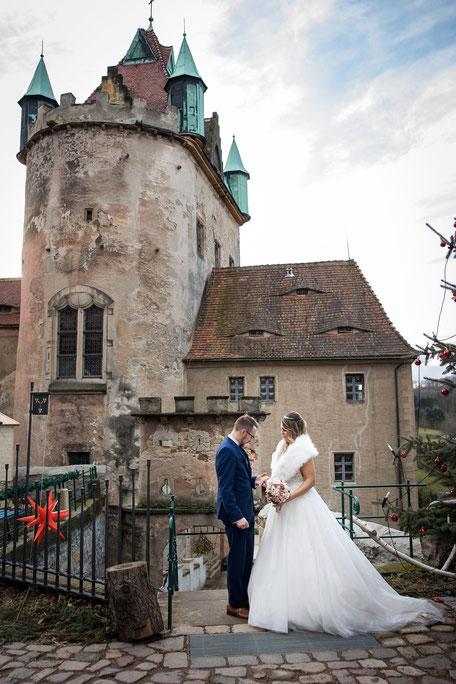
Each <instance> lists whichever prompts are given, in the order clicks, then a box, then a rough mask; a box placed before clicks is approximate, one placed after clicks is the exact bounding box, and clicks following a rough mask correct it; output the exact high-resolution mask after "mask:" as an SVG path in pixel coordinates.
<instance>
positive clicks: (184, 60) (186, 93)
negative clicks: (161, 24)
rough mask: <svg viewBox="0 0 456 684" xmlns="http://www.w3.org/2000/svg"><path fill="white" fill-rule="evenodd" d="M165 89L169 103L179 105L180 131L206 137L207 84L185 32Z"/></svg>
mask: <svg viewBox="0 0 456 684" xmlns="http://www.w3.org/2000/svg"><path fill="white" fill-rule="evenodd" d="M165 90H166V92H167V93H168V103H169V104H171V105H174V106H175V107H177V111H178V127H179V132H180V133H197V134H198V135H201V136H202V137H204V93H205V92H206V90H207V86H206V84H205V83H204V81H203V79H202V78H201V76H200V75H199V73H198V69H197V68H196V65H195V62H194V60H193V57H192V53H191V52H190V48H189V47H188V43H187V39H186V34H185V33H184V39H183V41H182V45H181V49H180V52H179V56H178V58H177V62H176V66H175V67H174V71H173V73H172V74H171V76H170V77H169V79H168V82H167V83H166V86H165Z"/></svg>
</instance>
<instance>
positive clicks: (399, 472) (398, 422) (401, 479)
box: [394, 361, 406, 504]
mask: <svg viewBox="0 0 456 684" xmlns="http://www.w3.org/2000/svg"><path fill="white" fill-rule="evenodd" d="M405 363H406V361H401V362H400V364H399V365H397V366H396V368H395V369H394V390H395V394H396V429H397V452H396V453H397V456H396V458H397V466H398V467H397V482H398V485H399V499H400V502H401V504H402V486H401V485H402V484H403V483H404V469H403V467H402V458H401V455H400V453H399V447H400V446H401V439H400V434H401V420H400V413H399V383H398V370H399V368H400V367H401V366H403V365H405Z"/></svg>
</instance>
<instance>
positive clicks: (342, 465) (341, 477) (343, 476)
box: [334, 454, 355, 482]
mask: <svg viewBox="0 0 456 684" xmlns="http://www.w3.org/2000/svg"><path fill="white" fill-rule="evenodd" d="M354 479H355V478H354V474H353V454H334V480H335V481H336V482H354Z"/></svg>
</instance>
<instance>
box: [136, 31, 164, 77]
mask: <svg viewBox="0 0 456 684" xmlns="http://www.w3.org/2000/svg"><path fill="white" fill-rule="evenodd" d="M141 30H142V31H144V37H145V39H146V40H147V35H146V34H148V33H150V34H151V38H152V41H153V43H154V45H155V48H156V50H157V52H158V61H159V62H160V65H161V67H162V69H163V72H164V73H165V74H166V76H169V72H168V69H167V68H166V64H165V60H164V59H163V55H162V51H161V49H160V48H161V47H162V46H161V43H160V41H159V40H158V37H157V34H156V33H155V31H154V29H153V28H151V29H149V30H147V31H146V29H141ZM147 42H149V41H147ZM163 47H169V46H167V45H166V46H165V45H164V46H163Z"/></svg>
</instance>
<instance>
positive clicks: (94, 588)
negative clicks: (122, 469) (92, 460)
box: [0, 448, 151, 602]
mask: <svg viewBox="0 0 456 684" xmlns="http://www.w3.org/2000/svg"><path fill="white" fill-rule="evenodd" d="M8 470H9V468H8V465H6V466H5V487H4V489H3V491H0V496H2V500H1V504H0V578H1V579H3V580H6V581H14V582H19V583H22V584H26V585H33V586H37V587H42V588H44V589H46V590H51V591H55V592H58V593H60V592H61V593H69V594H74V595H77V596H80V597H84V598H90V599H93V600H96V601H101V602H105V601H107V595H106V579H105V577H106V568H107V567H108V565H109V562H110V553H109V551H110V548H113V549H115V548H116V544H117V554H115V552H114V553H113V554H111V560H112V557H113V556H114V558H115V555H117V563H122V562H124V561H125V560H127V559H126V555H127V554H126V553H125V543H124V542H125V539H126V531H125V526H124V516H125V510H124V506H123V487H124V477H123V475H119V479H118V514H117V522H118V529H117V532H116V538H115V539H114V540H113V539H112V536H113V534H112V532H110V515H109V507H110V500H109V499H110V487H109V480H107V479H106V480H104V487H103V491H102V484H101V483H100V480H99V479H98V477H97V472H96V467H92V468H90V470H89V473H88V476H87V477H86V475H85V473H84V471H83V472H82V473H79V472H78V471H76V472H73V473H67V474H65V475H62V476H57V477H56V478H52V479H47V480H45V479H42V480H40V481H39V482H37V483H35V484H32V485H30V472H29V467H27V473H26V476H25V482H26V484H25V486H24V485H21V484H19V448H16V460H15V476H14V477H13V478H12V480H11V481H10V480H9V472H8ZM130 478H131V482H130V486H131V492H132V501H131V510H129V511H128V512H129V513H131V553H128V556H129V557H128V560H132V561H134V560H136V555H137V548H136V508H137V504H136V498H135V483H136V470H135V469H131V471H130ZM78 481H79V482H78ZM67 482H70V483H71V484H72V488H71V489H69V490H68V508H66V507H65V510H63V507H62V505H61V504H62V500H63V485H64V484H65V483H67ZM77 483H78V484H81V486H80V487H79V486H77ZM45 485H46V487H45ZM142 508H144V506H142ZM150 510H151V502H150V460H148V461H147V493H146V535H145V537H146V544H145V555H146V562H147V567H148V570H149V572H150ZM21 518H27V520H21ZM50 528H52V529H50ZM113 541H114V545H113V544H112V542H113ZM114 562H115V561H114Z"/></svg>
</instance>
